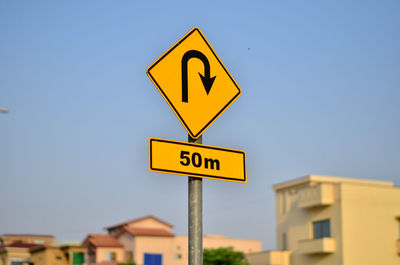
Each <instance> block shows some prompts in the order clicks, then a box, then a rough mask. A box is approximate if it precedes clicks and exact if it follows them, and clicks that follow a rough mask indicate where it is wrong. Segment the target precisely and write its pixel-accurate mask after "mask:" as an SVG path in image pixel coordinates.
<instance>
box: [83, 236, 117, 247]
mask: <svg viewBox="0 0 400 265" xmlns="http://www.w3.org/2000/svg"><path fill="white" fill-rule="evenodd" d="M86 241H88V242H89V243H91V244H93V245H94V246H96V247H123V246H122V244H121V243H120V242H119V241H118V240H117V239H116V238H115V237H113V236H111V235H101V234H89V235H88V237H87V238H86V240H85V242H86Z"/></svg>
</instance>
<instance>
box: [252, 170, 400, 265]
mask: <svg viewBox="0 0 400 265" xmlns="http://www.w3.org/2000/svg"><path fill="white" fill-rule="evenodd" d="M273 189H274V190H275V198H276V232H277V233H276V235H277V249H278V250H274V251H265V252H261V253H255V254H250V255H248V260H249V262H250V264H251V265H272V264H273V265H325V264H326V265H327V264H329V265H332V264H333V265H376V264H385V265H386V264H387V265H394V264H400V188H398V187H394V185H393V183H392V182H386V181H375V180H361V179H349V178H337V177H325V176H316V175H310V176H306V177H303V178H299V179H294V180H291V181H287V182H283V183H279V184H276V185H274V186H273Z"/></svg>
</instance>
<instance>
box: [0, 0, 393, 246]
mask: <svg viewBox="0 0 400 265" xmlns="http://www.w3.org/2000/svg"><path fill="white" fill-rule="evenodd" d="M399 14H400V2H399V1H397V0H393V1H365V0H363V1H340V0H339V1H336V0H335V1H196V2H191V1H179V2H178V1H11V0H10V1H5V0H2V1H0V107H6V108H9V113H8V114H0V196H1V203H0V234H4V233H41V234H53V235H55V236H56V238H57V239H58V240H78V241H81V240H83V239H84V237H85V236H86V235H87V234H88V233H99V232H104V230H102V229H103V227H105V226H108V225H112V224H116V223H119V222H123V221H126V220H129V219H132V218H137V217H141V216H144V215H148V214H152V215H155V216H157V217H159V218H161V219H163V220H165V221H167V222H169V223H171V224H174V225H175V228H174V230H173V232H175V233H176V234H186V233H187V178H186V177H184V176H176V175H166V174H158V173H152V172H149V171H148V138H149V137H158V138H165V139H172V140H179V141H186V140H187V133H186V130H185V129H184V128H183V126H182V125H181V124H180V122H179V121H178V119H177V118H176V117H175V115H174V113H173V112H172V110H171V109H170V107H169V106H168V104H167V103H166V102H165V101H164V99H163V98H162V96H161V95H160V93H159V92H158V91H157V89H156V87H155V86H154V85H153V84H152V82H151V81H150V79H149V78H148V77H147V75H146V69H147V67H148V66H149V65H150V64H151V63H153V62H154V61H155V60H156V59H157V58H158V57H159V56H160V55H161V54H163V53H164V52H165V51H166V50H167V49H168V48H170V47H171V46H172V45H173V44H174V43H175V42H176V41H177V40H179V38H181V37H182V36H183V35H184V34H186V33H187V32H188V31H189V30H190V29H192V28H193V27H195V26H196V27H199V28H200V29H201V30H202V32H203V33H204V34H205V36H206V38H207V39H208V40H209V42H210V43H211V45H212V46H213V47H214V49H215V51H216V52H217V54H218V55H219V57H220V58H221V60H222V62H223V63H224V64H225V66H226V67H227V69H228V70H229V72H230V73H231V75H232V76H233V77H234V79H235V80H236V82H237V83H238V84H239V86H240V87H241V89H242V95H241V96H240V97H239V98H238V100H237V101H236V102H235V103H233V104H232V106H231V107H230V108H229V109H228V110H227V111H226V112H225V113H224V114H223V115H222V116H221V117H220V118H219V119H218V120H217V121H216V122H215V123H214V124H213V125H212V126H211V127H210V128H209V129H208V130H207V131H206V132H205V134H204V136H203V143H204V144H208V145H215V146H222V147H228V148H234V149H240V150H245V151H246V152H247V166H248V171H247V173H248V183H246V184H240V183H231V182H225V181H218V180H205V181H204V184H203V191H204V194H203V195H204V200H203V203H204V206H203V207H204V215H203V218H204V232H205V233H206V234H224V235H227V236H229V237H245V238H259V239H262V241H263V249H273V248H275V205H274V192H273V190H272V188H271V186H272V185H273V184H275V183H279V182H283V181H286V180H290V179H293V178H298V177H302V176H305V175H308V174H320V175H329V176H342V177H349V178H364V179H378V180H387V181H393V182H395V184H396V185H400V15H399Z"/></svg>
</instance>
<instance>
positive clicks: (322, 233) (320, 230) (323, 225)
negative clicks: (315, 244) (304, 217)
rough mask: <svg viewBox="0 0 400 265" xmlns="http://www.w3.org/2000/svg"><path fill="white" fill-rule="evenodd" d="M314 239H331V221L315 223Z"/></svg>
mask: <svg viewBox="0 0 400 265" xmlns="http://www.w3.org/2000/svg"><path fill="white" fill-rule="evenodd" d="M313 231H314V239H317V238H323V237H331V222H330V220H329V219H327V220H322V221H316V222H314V223H313Z"/></svg>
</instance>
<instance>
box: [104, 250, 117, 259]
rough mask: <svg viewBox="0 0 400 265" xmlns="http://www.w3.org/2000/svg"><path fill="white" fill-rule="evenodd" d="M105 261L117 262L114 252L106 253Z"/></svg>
mask: <svg viewBox="0 0 400 265" xmlns="http://www.w3.org/2000/svg"><path fill="white" fill-rule="evenodd" d="M106 260H108V261H111V260H117V254H116V253H115V252H106Z"/></svg>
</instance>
